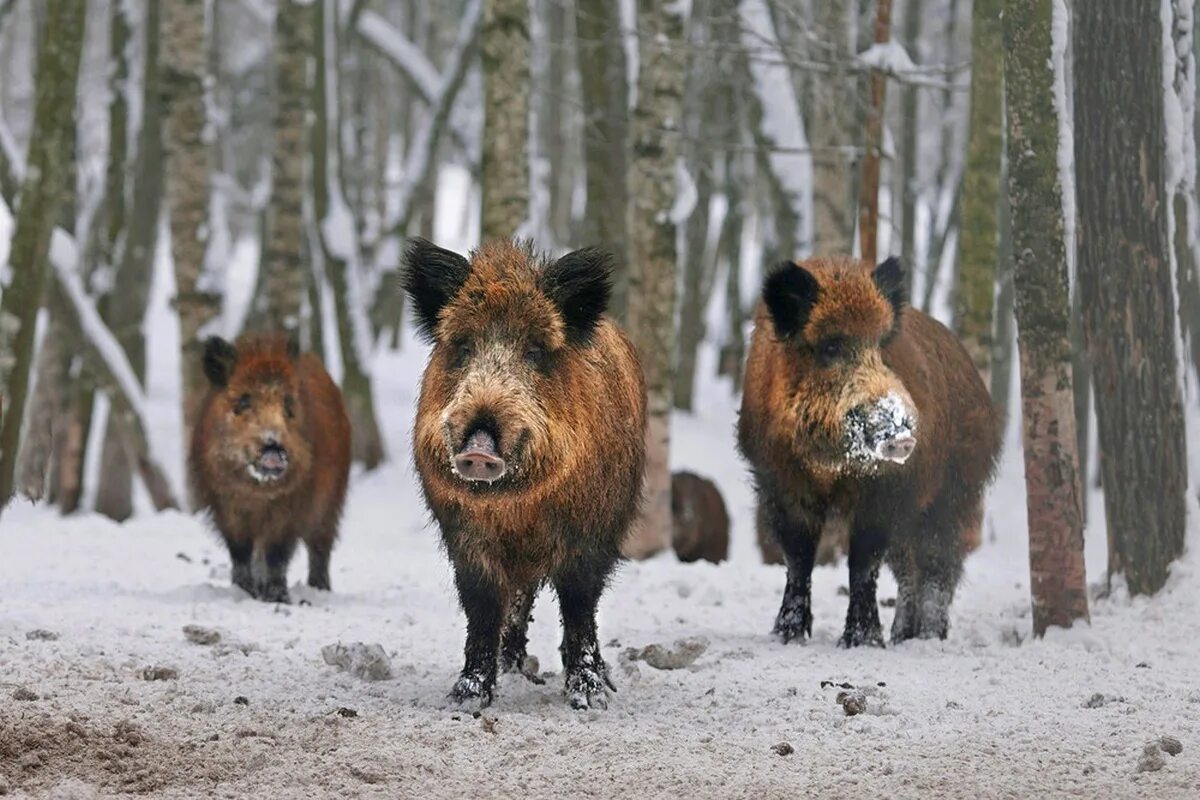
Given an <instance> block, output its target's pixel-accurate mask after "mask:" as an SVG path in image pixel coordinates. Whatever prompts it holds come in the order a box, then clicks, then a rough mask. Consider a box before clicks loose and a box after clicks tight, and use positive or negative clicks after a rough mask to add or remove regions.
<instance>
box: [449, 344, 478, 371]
mask: <svg viewBox="0 0 1200 800" xmlns="http://www.w3.org/2000/svg"><path fill="white" fill-rule="evenodd" d="M450 348H451V349H450V352H451V355H452V358H453V360H454V366H455V367H461V366H462V365H463V364H466V363H467V360H468V359H470V358H471V355H472V354H473V353H474V352H475V348H473V347H472V346H471V342H470V341H469V340H467V339H456V340H454V342H452V343H451V345H450Z"/></svg>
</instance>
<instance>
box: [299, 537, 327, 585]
mask: <svg viewBox="0 0 1200 800" xmlns="http://www.w3.org/2000/svg"><path fill="white" fill-rule="evenodd" d="M304 547H305V549H306V550H308V585H309V586H311V587H312V588H314V589H322V590H324V591H326V592H328V591H331V588H330V585H329V553H330V551H331V550H332V549H333V542H332V541H330V540H329V539H328V538H327V537H322V536H319V535H318V536H316V537H314V538H311V539H305V540H304Z"/></svg>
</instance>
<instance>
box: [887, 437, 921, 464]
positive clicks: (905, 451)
mask: <svg viewBox="0 0 1200 800" xmlns="http://www.w3.org/2000/svg"><path fill="white" fill-rule="evenodd" d="M916 446H917V440H916V439H915V438H914V437H913V435H912V433H911V432H909V431H900V432H899V433H897V434H896V435H895V436H893V437H891V438H890V439H885V440H883V441H881V442H880V443H879V456H880V457H881V458H884V459H886V460H888V461H894V462H896V463H897V464H903V463H904V462H905V461H908V457H909V456H911V455H912V451H913V450H914V449H915V448H916Z"/></svg>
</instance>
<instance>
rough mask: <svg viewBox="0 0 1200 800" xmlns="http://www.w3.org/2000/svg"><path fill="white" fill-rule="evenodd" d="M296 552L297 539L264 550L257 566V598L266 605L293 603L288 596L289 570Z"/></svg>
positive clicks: (272, 545) (255, 594) (270, 545)
mask: <svg viewBox="0 0 1200 800" xmlns="http://www.w3.org/2000/svg"><path fill="white" fill-rule="evenodd" d="M295 550H296V540H295V539H286V540H284V541H282V542H275V543H272V544H269V545H267V546H266V547H264V548H263V551H262V559H261V561H260V562H259V563H257V564H255V566H256V567H258V573H259V574H258V575H257V576H255V577H256V580H255V593H254V596H255V597H257V598H258V599H259V600H262V601H263V602H266V603H290V602H291V598H290V597H289V596H288V587H287V569H288V564H289V563H291V560H292V553H293V552H295Z"/></svg>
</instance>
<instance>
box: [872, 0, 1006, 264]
mask: <svg viewBox="0 0 1200 800" xmlns="http://www.w3.org/2000/svg"><path fill="white" fill-rule="evenodd" d="M924 10H925V0H907V2H906V3H905V4H904V46H905V48H907V49H908V52H909V53H910V54H912V55H913V56H914V57H915V58H916V60H917V61H920V60H921V59H920V57H919V56H918V53H919V51H920V45H921V23H922V22H923V21H924V17H925V13H924ZM996 57H997V58H999V51H998V50H997V52H996ZM902 91H903V103H902V104H901V114H900V118H901V123H902V124H903V126H904V134H903V137H902V144H901V152H900V171H901V177H900V186H899V187H898V188H897V187H893V189H892V197H893V198H895V199H896V200H898V201H899V204H900V224H901V229H900V260H901V261H902V262H903V263H904V266H905V269H904V274H905V276H910V275H912V274H913V273H914V272H916V271H917V270H922V271H923V268H924V265H918V264H917V200H918V199H919V192H918V191H917V175H918V173H919V170H918V167H917V152H918V150H919V149H920V144H921V126H920V120H919V119H918V115H919V112H920V95H919V92H920V89H919V88H918V87H916V86H905V87H903V89H902ZM893 169H895V167H894V166H893Z"/></svg>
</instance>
